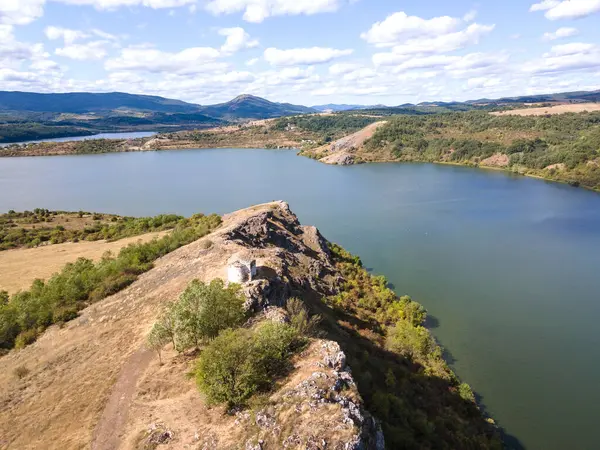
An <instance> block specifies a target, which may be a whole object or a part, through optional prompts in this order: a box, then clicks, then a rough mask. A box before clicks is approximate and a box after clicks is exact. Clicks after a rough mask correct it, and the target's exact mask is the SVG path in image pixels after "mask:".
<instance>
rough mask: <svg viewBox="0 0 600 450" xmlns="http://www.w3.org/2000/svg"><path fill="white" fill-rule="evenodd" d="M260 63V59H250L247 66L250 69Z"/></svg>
mask: <svg viewBox="0 0 600 450" xmlns="http://www.w3.org/2000/svg"><path fill="white" fill-rule="evenodd" d="M258 61H260V60H259V59H258V58H252V59H249V60H248V61H246V65H247V66H248V67H252V66H255V65H256V64H257V63H258Z"/></svg>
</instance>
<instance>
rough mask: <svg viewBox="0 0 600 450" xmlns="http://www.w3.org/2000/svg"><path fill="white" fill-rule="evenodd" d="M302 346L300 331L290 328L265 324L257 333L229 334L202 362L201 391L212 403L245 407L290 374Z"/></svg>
mask: <svg viewBox="0 0 600 450" xmlns="http://www.w3.org/2000/svg"><path fill="white" fill-rule="evenodd" d="M300 344H301V340H299V339H298V334H297V332H296V330H294V329H293V328H292V327H290V326H289V325H287V324H281V323H274V322H265V323H262V324H260V325H259V326H258V327H257V328H256V329H254V330H247V329H243V328H238V329H235V330H232V329H228V330H225V331H223V332H222V333H221V334H220V335H219V336H218V337H217V338H216V339H214V340H213V341H212V342H210V344H208V345H207V346H206V347H205V348H204V350H203V351H202V353H201V355H200V358H199V359H198V362H197V364H196V383H197V384H198V388H199V389H200V391H202V392H203V393H204V394H205V395H206V398H207V401H208V402H209V403H213V404H214V403H227V405H228V406H229V407H232V406H237V405H243V404H244V403H245V402H246V401H247V400H248V399H249V398H250V397H251V396H252V395H253V394H254V393H256V392H259V391H265V390H268V389H269V388H270V387H271V386H272V384H273V381H274V380H275V379H276V378H277V377H280V376H282V375H283V374H285V373H286V372H287V370H288V369H289V366H290V357H291V356H292V354H293V353H294V351H296V350H297V349H298V348H300V347H299V345H300Z"/></svg>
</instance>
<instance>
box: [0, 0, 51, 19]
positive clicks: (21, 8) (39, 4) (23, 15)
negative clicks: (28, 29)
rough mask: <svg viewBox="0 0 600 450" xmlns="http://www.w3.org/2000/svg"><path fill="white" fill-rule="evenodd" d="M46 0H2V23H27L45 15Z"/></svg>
mask: <svg viewBox="0 0 600 450" xmlns="http://www.w3.org/2000/svg"><path fill="white" fill-rule="evenodd" d="M44 3H46V0H0V24H6V25H27V24H28V23H31V22H33V21H34V20H36V19H39V18H40V17H42V16H43V15H44Z"/></svg>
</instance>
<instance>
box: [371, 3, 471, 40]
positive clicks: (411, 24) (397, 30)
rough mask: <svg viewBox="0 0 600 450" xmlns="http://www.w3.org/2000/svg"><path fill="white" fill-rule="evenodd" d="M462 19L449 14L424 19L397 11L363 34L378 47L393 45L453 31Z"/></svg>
mask: <svg viewBox="0 0 600 450" xmlns="http://www.w3.org/2000/svg"><path fill="white" fill-rule="evenodd" d="M460 23H461V20H460V19H456V18H453V17H449V16H442V17H434V18H433V19H422V18H421V17H417V16H409V15H407V14H406V13H405V12H397V13H394V14H392V15H390V16H388V17H387V18H386V19H385V20H384V21H382V22H377V23H375V24H374V25H373V26H372V27H371V29H370V30H369V31H367V32H365V33H362V34H361V37H362V38H363V39H364V40H366V41H367V42H368V43H369V44H373V45H376V46H378V47H392V46H394V45H396V44H398V43H399V42H402V41H404V40H406V39H410V38H417V37H435V36H439V35H443V34H448V33H451V32H452V31H454V30H456V28H457V27H458V26H459V25H460Z"/></svg>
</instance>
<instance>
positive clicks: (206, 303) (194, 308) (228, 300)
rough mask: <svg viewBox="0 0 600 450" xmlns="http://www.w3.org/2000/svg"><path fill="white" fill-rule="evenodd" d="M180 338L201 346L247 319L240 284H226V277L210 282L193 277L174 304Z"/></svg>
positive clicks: (186, 345)
mask: <svg viewBox="0 0 600 450" xmlns="http://www.w3.org/2000/svg"><path fill="white" fill-rule="evenodd" d="M175 314H176V321H177V339H178V341H179V342H180V343H181V344H182V345H183V346H184V347H185V348H189V347H196V348H199V346H200V344H201V343H202V341H204V340H211V339H214V338H216V337H217V336H218V334H219V332H220V331H222V330H224V329H226V328H232V327H235V326H238V325H240V324H241V323H242V322H243V321H244V317H245V312H244V298H243V296H242V294H241V287H240V286H239V285H236V284H230V285H229V286H225V283H224V282H223V280H220V279H215V280H213V281H211V282H210V284H206V283H203V282H202V281H199V280H193V281H192V282H191V283H190V285H189V286H188V287H187V289H186V290H185V291H184V292H183V294H181V296H180V297H179V301H178V302H177V304H176V306H175Z"/></svg>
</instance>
